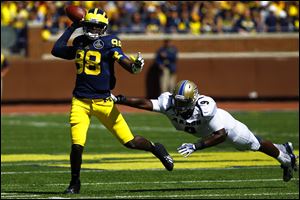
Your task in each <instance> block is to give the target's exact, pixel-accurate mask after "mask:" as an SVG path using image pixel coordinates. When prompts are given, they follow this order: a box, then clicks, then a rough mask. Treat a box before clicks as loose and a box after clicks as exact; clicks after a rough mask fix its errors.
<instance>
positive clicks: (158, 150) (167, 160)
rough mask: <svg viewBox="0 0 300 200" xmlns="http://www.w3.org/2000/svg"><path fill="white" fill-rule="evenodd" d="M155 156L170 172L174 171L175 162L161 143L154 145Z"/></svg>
mask: <svg viewBox="0 0 300 200" xmlns="http://www.w3.org/2000/svg"><path fill="white" fill-rule="evenodd" d="M153 154H154V155H155V156H156V157H157V158H158V159H159V160H160V161H161V162H162V164H163V165H164V166H165V168H166V169H167V170H169V171H172V170H173V167H174V161H173V158H172V157H171V156H170V155H169V153H168V152H167V150H166V149H165V147H164V146H163V145H162V144H160V143H155V144H154V151H153Z"/></svg>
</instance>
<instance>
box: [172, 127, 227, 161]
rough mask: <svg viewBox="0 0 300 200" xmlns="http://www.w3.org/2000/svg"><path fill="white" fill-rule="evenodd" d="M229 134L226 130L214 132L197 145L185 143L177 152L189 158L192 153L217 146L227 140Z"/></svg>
mask: <svg viewBox="0 0 300 200" xmlns="http://www.w3.org/2000/svg"><path fill="white" fill-rule="evenodd" d="M226 137H227V133H226V131H225V129H224V128H222V129H220V130H218V131H216V132H214V133H213V134H211V135H210V136H209V137H207V138H205V139H202V140H200V141H198V142H196V143H184V144H182V145H181V146H180V147H179V148H178V149H177V150H178V153H180V154H181V155H184V157H188V156H189V155H190V154H191V153H193V152H194V151H197V150H201V149H205V148H208V147H212V146H215V145H217V144H220V143H222V142H224V141H225V140H226Z"/></svg>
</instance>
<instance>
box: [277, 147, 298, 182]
mask: <svg viewBox="0 0 300 200" xmlns="http://www.w3.org/2000/svg"><path fill="white" fill-rule="evenodd" d="M283 146H284V147H285V149H286V151H287V153H288V154H289V156H290V158H291V163H290V164H289V165H288V166H284V165H281V168H282V169H283V181H285V182H288V181H290V180H291V179H292V178H293V171H297V164H296V156H295V154H294V153H293V150H294V149H293V145H292V143H291V142H287V143H285V144H283Z"/></svg>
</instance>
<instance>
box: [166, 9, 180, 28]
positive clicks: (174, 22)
mask: <svg viewBox="0 0 300 200" xmlns="http://www.w3.org/2000/svg"><path fill="white" fill-rule="evenodd" d="M179 23H180V19H179V16H178V12H177V11H176V10H175V9H173V10H171V11H169V12H168V17H167V24H166V30H165V32H166V33H177V32H178V26H179Z"/></svg>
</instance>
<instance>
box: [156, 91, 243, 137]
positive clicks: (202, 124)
mask: <svg viewBox="0 0 300 200" xmlns="http://www.w3.org/2000/svg"><path fill="white" fill-rule="evenodd" d="M151 102H152V104H153V110H154V111H156V112H161V113H163V114H165V115H166V116H167V117H168V118H169V119H170V120H171V122H172V124H173V125H174V127H175V128H176V129H177V130H181V131H185V132H188V133H190V134H193V135H194V136H196V137H204V136H207V135H210V134H211V133H213V132H215V131H218V130H220V129H222V128H225V130H228V129H232V128H234V127H235V126H236V123H237V121H236V120H235V119H234V118H233V117H232V116H231V115H230V114H229V113H228V112H227V111H225V110H223V109H220V108H217V105H216V102H215V101H214V100H213V99H212V98H211V97H208V96H204V95H199V96H198V99H197V102H196V106H195V109H194V112H193V114H192V116H191V117H190V118H188V119H184V118H182V117H181V116H180V115H177V114H176V112H175V110H174V106H173V105H174V104H173V99H172V94H171V93H169V92H165V93H162V94H161V95H160V96H159V97H158V99H151Z"/></svg>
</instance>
